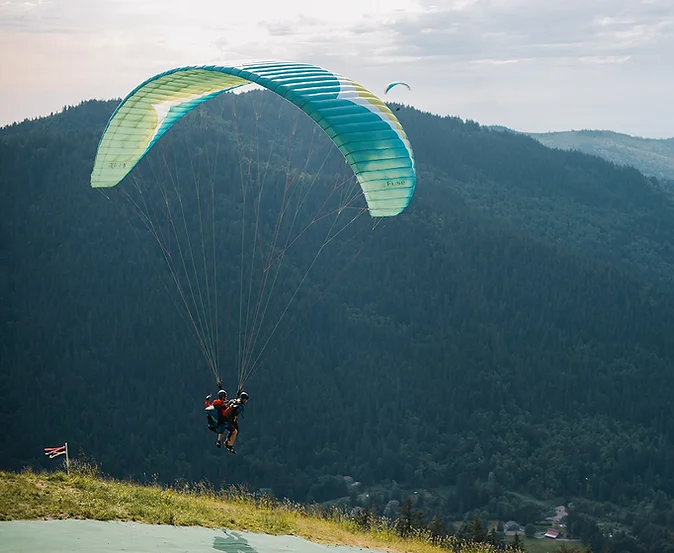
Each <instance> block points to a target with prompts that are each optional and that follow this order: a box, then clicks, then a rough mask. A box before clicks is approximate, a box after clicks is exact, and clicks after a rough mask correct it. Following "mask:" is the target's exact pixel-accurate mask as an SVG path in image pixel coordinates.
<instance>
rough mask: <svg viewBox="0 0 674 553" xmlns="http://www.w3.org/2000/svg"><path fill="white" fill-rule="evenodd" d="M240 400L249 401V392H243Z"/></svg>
mask: <svg viewBox="0 0 674 553" xmlns="http://www.w3.org/2000/svg"><path fill="white" fill-rule="evenodd" d="M239 399H248V393H247V392H241V393H240V394H239Z"/></svg>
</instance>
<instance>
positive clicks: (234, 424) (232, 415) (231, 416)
mask: <svg viewBox="0 0 674 553" xmlns="http://www.w3.org/2000/svg"><path fill="white" fill-rule="evenodd" d="M246 403H248V394H247V393H246V392H244V391H239V397H238V398H236V399H234V400H232V401H230V403H229V407H228V412H227V424H228V426H227V429H228V430H229V434H228V435H227V439H226V440H225V447H226V448H227V449H228V450H229V451H230V452H231V453H236V450H235V449H234V442H235V441H236V437H237V436H238V435H239V415H241V414H243V411H244V409H245V406H246Z"/></svg>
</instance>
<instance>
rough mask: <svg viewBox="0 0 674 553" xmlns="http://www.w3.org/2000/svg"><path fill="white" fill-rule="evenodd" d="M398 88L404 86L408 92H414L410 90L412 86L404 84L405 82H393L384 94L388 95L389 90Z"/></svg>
mask: <svg viewBox="0 0 674 553" xmlns="http://www.w3.org/2000/svg"><path fill="white" fill-rule="evenodd" d="M396 86H404V87H406V88H407V90H412V89H411V88H410V85H408V84H407V83H404V82H403V81H393V82H392V83H389V84H388V86H387V87H386V90H384V94H388V93H389V90H391V89H392V88H394V87H396Z"/></svg>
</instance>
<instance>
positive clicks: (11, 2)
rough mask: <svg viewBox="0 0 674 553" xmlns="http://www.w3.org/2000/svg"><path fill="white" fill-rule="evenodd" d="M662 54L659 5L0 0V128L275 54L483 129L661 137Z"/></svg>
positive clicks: (669, 124)
mask: <svg viewBox="0 0 674 553" xmlns="http://www.w3.org/2000/svg"><path fill="white" fill-rule="evenodd" d="M671 52H674V3H672V2H671V0H641V1H640V0H590V1H588V0H565V1H564V2H561V1H559V2H550V1H543V0H442V1H440V0H387V2H385V3H384V2H380V1H377V0H341V1H340V2H339V3H330V2H317V1H316V0H285V1H284V2H278V1H272V0H267V1H262V0H257V1H255V2H249V1H245V0H244V1H243V2H223V1H222V0H190V2H185V1H184V0H95V1H93V0H27V1H24V0H21V1H19V0H5V1H4V2H3V1H2V0H0V72H1V73H2V74H3V75H11V78H8V79H7V78H6V79H5V80H4V81H3V87H0V123H3V122H8V121H11V120H14V119H16V118H20V117H22V116H33V115H37V114H38V113H45V112H49V111H51V110H54V109H58V108H59V107H60V106H62V105H63V104H64V103H76V102H78V101H80V100H82V99H85V98H88V97H117V96H123V95H124V94H126V93H127V92H128V91H129V90H130V89H131V88H133V86H134V85H135V84H137V83H138V82H141V81H142V80H144V79H146V78H148V77H150V76H151V75H153V74H155V73H158V72H160V71H164V70H166V69H167V68H170V67H175V66H178V65H188V64H199V63H229V62H235V60H240V59H248V60H251V59H289V60H302V61H307V62H310V63H316V64H319V65H323V66H325V67H329V68H331V69H334V70H335V71H338V72H340V73H343V74H345V75H348V76H350V77H352V78H354V79H356V80H357V81H359V82H362V84H364V85H365V86H366V87H368V88H370V89H372V90H373V91H375V92H379V93H381V92H382V91H383V88H384V86H385V85H386V83H388V82H390V81H392V80H404V81H406V82H410V83H411V84H412V87H413V91H412V93H411V94H409V95H406V96H405V98H403V99H402V101H407V99H408V98H409V102H411V103H413V104H415V105H417V106H418V107H420V108H422V109H426V110H429V111H434V112H437V113H443V114H456V115H460V116H462V117H468V118H472V119H476V120H478V121H480V122H483V123H486V124H491V123H498V124H504V125H508V126H512V127H515V128H522V129H526V130H556V129H562V128H570V127H577V128H588V127H592V126H598V127H601V128H614V129H615V130H622V131H624V132H635V133H639V134H642V135H649V133H650V134H652V135H654V134H657V135H663V134H665V135H674V112H673V110H674V107H672V106H674V103H673V102H672V101H671V98H672V97H674V74H673V73H674V72H672V71H671V67H672V63H671V62H672V57H671ZM83 76H85V77H83ZM55 91H56V92H58V94H57V93H56V92H55ZM646 91H647V92H646ZM646 95H647V96H648V101H647V102H645V101H644V98H645V97H646ZM621 125H622V126H621ZM648 129H651V130H650V131H649V130H648ZM667 129H669V130H667Z"/></svg>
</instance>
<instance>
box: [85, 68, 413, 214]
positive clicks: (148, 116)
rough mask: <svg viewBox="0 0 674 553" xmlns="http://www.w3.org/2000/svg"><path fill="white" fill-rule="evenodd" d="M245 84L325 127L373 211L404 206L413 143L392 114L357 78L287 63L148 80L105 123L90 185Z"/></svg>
mask: <svg viewBox="0 0 674 553" xmlns="http://www.w3.org/2000/svg"><path fill="white" fill-rule="evenodd" d="M251 83H254V84H257V85H259V86H262V87H263V88H266V89H268V90H270V91H272V92H274V93H276V94H278V95H279V96H281V97H282V98H285V99H286V100H288V101H289V102H292V103H293V104H295V105H296V106H297V107H299V108H300V109H301V110H302V111H304V112H305V113H306V114H307V115H309V116H310V117H311V118H312V119H313V120H314V121H316V123H318V124H319V125H320V126H321V127H322V128H323V130H324V131H325V132H326V133H327V134H328V136H329V137H330V138H331V140H332V141H333V142H334V143H335V145H336V146H337V147H338V148H339V149H340V151H341V152H342V154H343V155H344V157H345V158H346V160H347V162H348V163H349V165H350V166H351V168H352V169H353V172H354V174H355V175H356V178H357V179H358V182H359V183H360V185H361V187H362V189H363V195H364V196H365V199H366V201H367V204H368V208H369V211H370V215H371V216H372V217H392V216H395V215H398V214H399V213H401V212H402V211H403V210H404V209H405V208H406V207H407V205H408V204H409V203H410V200H411V198H412V194H413V193H414V188H415V185H416V170H415V163H414V155H413V153H412V147H411V145H410V143H409V140H408V139H407V135H406V134H405V131H404V130H403V128H402V125H401V124H400V122H399V121H398V119H396V117H395V115H393V113H392V112H391V110H390V109H389V108H388V107H387V106H386V104H385V103H384V102H383V101H382V100H381V99H379V98H378V97H377V96H375V95H374V94H372V93H371V92H369V91H368V90H366V89H365V88H364V87H363V86H361V85H359V84H358V83H356V82H355V81H353V80H351V79H348V78H346V77H344V76H342V75H339V74H337V73H333V72H331V71H328V70H327V69H323V68H321V67H317V66H315V65H310V64H305V63H293V62H261V63H251V64H244V65H238V66H218V65H209V66H190V67H179V68H176V69H172V70H170V71H167V72H165V73H160V74H159V75H155V76H154V77H152V78H150V79H148V80H147V81H145V82H144V83H143V84H141V85H139V86H138V87H137V88H136V89H135V90H133V91H132V92H131V93H130V94H129V95H128V96H127V97H126V98H125V99H124V100H123V101H122V103H121V104H120V105H119V107H118V108H117V110H116V111H115V113H114V114H113V115H112V117H111V119H110V121H109V122H108V126H107V128H106V130H105V133H104V134H103V137H102V138H101V142H100V144H99V146H98V152H97V153H96V161H95V164H94V170H93V172H92V174H91V186H92V187H94V188H109V187H112V186H115V185H117V184H118V183H119V182H120V181H121V180H122V179H123V178H124V177H125V176H126V175H127V174H128V173H129V172H130V171H131V170H132V169H133V167H134V166H135V165H136V164H137V163H138V162H139V161H140V160H141V159H142V158H143V156H145V154H146V153H147V152H148V151H149V150H150V148H152V146H153V145H154V144H155V143H156V141H157V140H158V139H159V138H160V137H161V136H162V135H163V134H164V133H165V132H166V131H167V130H168V129H169V128H170V127H171V126H173V124H174V123H175V122H177V121H178V120H179V119H180V118H181V117H183V116H184V115H185V114H186V113H188V112H189V111H191V110H192V109H194V108H195V107H197V106H198V105H200V104H202V103H203V102H206V101H207V100H209V99H211V98H213V97H215V96H217V95H219V94H221V93H223V92H226V91H228V90H232V89H234V88H238V87H240V86H243V85H247V84H251ZM395 84H396V83H392V84H391V85H389V88H390V87H391V86H393V85H395ZM403 84H404V83H403ZM406 86H407V85H406ZM408 88H409V87H408Z"/></svg>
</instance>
